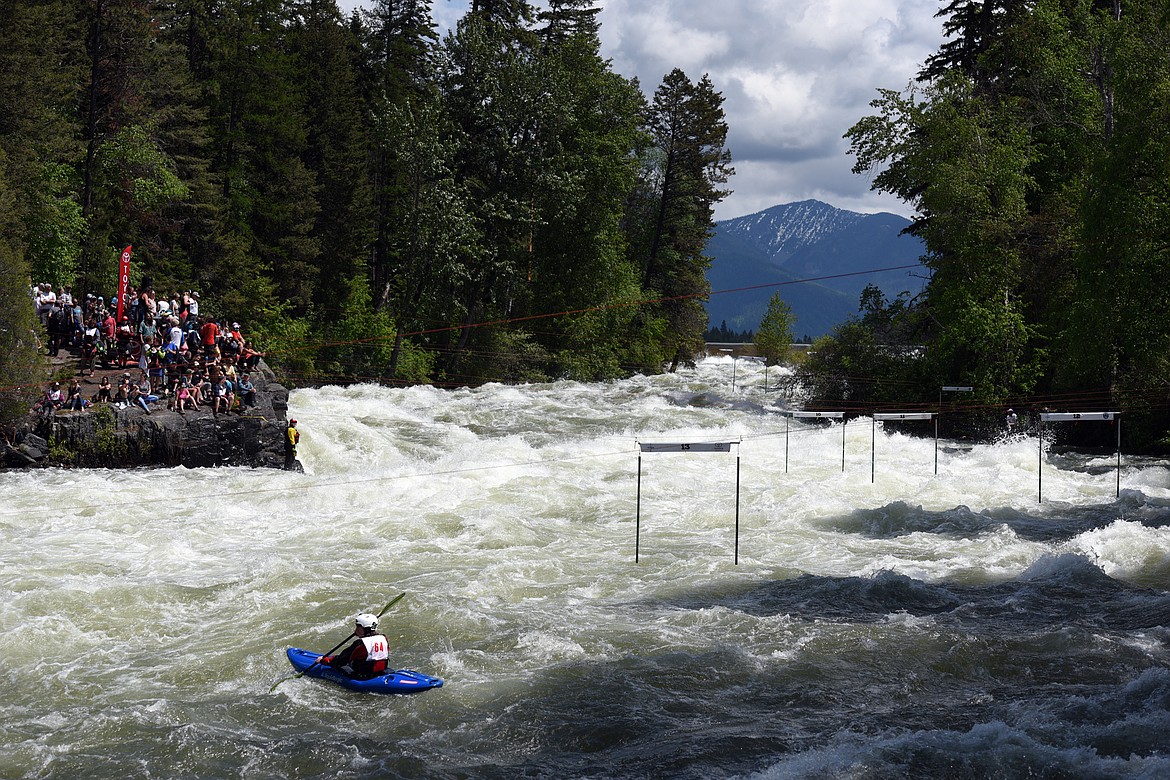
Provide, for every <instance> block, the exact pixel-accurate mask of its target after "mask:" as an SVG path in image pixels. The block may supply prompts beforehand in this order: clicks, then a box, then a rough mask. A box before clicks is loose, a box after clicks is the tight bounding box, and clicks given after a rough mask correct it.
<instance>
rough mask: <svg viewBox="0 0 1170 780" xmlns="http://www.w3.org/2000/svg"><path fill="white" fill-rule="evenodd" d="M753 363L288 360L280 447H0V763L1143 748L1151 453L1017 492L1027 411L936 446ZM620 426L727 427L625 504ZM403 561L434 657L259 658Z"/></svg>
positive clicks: (1020, 765) (999, 761)
mask: <svg viewBox="0 0 1170 780" xmlns="http://www.w3.org/2000/svg"><path fill="white" fill-rule="evenodd" d="M733 380H734V382H735V384H734V387H733V384H732V383H733ZM770 380H771V381H772V382H774V380H775V370H774V369H773V372H772V376H771V377H770ZM764 381H765V377H764V374H763V369H762V368H761V367H757V366H755V365H753V364H747V363H745V362H744V361H740V362H739V364H738V365H733V363H732V362H731V360H730V359H727V358H723V359H712V360H708V361H706V362H704V363H702V364H700V366H699V367H698V369H696V370H694V371H690V372H683V373H680V374H678V375H674V376H660V377H636V378H633V379H630V380H627V381H621V382H614V383H609V384H577V383H569V382H564V383H555V384H547V385H531V386H523V387H505V386H498V385H492V386H486V387H482V388H478V389H475V390H457V391H439V390H434V389H430V388H423V387H418V388H411V389H405V390H403V389H386V388H381V387H374V386H360V387H350V388H344V389H343V388H323V389H320V390H308V391H298V392H295V393H294V394H293V396H292V399H291V405H292V411H293V413H294V414H295V416H296V417H297V418H298V419H299V420H300V428H301V430H302V432H303V440H302V446H301V453H300V455H301V459H302V461H303V463H304V465H305V469H306V473H305V474H293V473H285V472H272V471H263V470H255V471H253V470H244V469H220V470H202V471H192V470H185V469H171V470H155V471H122V472H119V471H63V470H62V471H38V472H13V473H5V474H0V563H2V564H3V565H2V567H0V629H2V630H0V684H2V686H3V695H2V696H0V741H2V743H3V745H4V746H5V747H4V750H3V751H2V752H0V777H3V778H117V779H118V780H123V779H124V778H150V779H153V778H228V777H232V778H235V777H246V778H335V777H336V778H395V777H400V778H500V779H501V780H502V779H503V778H515V777H521V776H523V777H541V778H545V777H547V778H583V777H589V778H619V777H620V778H626V777H630V778H654V777H662V778H731V777H735V778H760V779H762V780H766V779H770V778H842V777H845V778H904V777H909V778H1024V777H1041V778H1151V779H1152V778H1166V777H1170V592H1168V590H1167V588H1168V587H1170V585H1168V583H1170V469H1168V468H1167V465H1166V464H1165V463H1160V462H1153V461H1141V460H1138V459H1135V458H1129V457H1125V458H1124V459H1123V461H1122V467H1121V474H1120V477H1121V495H1120V497H1117V496H1116V495H1115V494H1116V491H1117V487H1116V479H1117V473H1116V471H1115V467H1116V461H1115V459H1114V458H1113V457H1111V456H1101V457H1088V456H1086V457H1083V458H1076V457H1069V456H1062V457H1060V458H1057V457H1055V456H1053V457H1046V458H1045V463H1044V472H1043V498H1044V502H1043V503H1039V502H1038V493H1037V469H1038V467H1039V456H1038V453H1039V445H1038V442H1037V440H1036V439H1035V438H1028V437H1026V436H1023V437H1020V438H1017V439H1012V440H1008V441H1004V442H1002V443H1000V444H997V445H989V446H975V447H969V446H960V445H956V444H954V443H950V442H942V443H941V444H940V447H939V450H938V473H937V475H936V474H935V442H934V440H933V439H932V438H929V437H927V438H908V437H906V436H905V435H902V434H896V433H893V432H889V431H884V430H883V429H882V428H881V424H880V423H879V427H878V428H877V432H876V438H875V434H874V428H873V425H872V423H871V422H870V421H869V420H868V419H864V420H859V421H853V422H850V423H849V424H848V425H847V426H846V427H845V428H844V435H843V434H842V428H841V426H840V424H839V423H838V424H830V425H827V426H826V425H817V424H808V425H806V424H803V422H804V421H802V420H799V419H798V420H794V421H792V424H791V427H789V425H788V422H787V421H786V420H785V418H784V417H782V416H781V415H780V414H779V411H780V409H779V407H778V404H779V399H778V398H777V397H776V396H775V394H774V393H773V394H767V395H765V393H764ZM1099 424H1107V423H1099ZM921 425H923V427H924V433H929V431H927V430H926V428H927V427H929V423H921ZM636 442H675V443H678V442H736V443H737V444H736V446H733V447H732V448H731V450H732V451H731V452H730V453H698V452H690V453H652V454H651V453H647V454H644V455H643V456H642V462H641V480H640V510H641V511H640V523H639V522H637V518H638V517H639V480H638V473H639V472H638V457H639V456H638V451H637V447H636ZM843 442H844V444H843ZM875 446H876V449H875ZM843 453H844V455H843ZM842 460H844V468H842ZM871 473H872V474H873V478H872V481H871ZM737 474H738V480H739V504H738V512H739V529H738V557H739V562H738V564H736V562H735V555H736V550H737V546H736V545H737V536H736V484H737ZM636 543H637V547H638V561H637V562H635V544H636ZM403 591H405V592H406V593H407V596H406V598H405V599H403V600H402V601H401V602H399V603H398V604H397V605H395V606H394V607H393V609H392V610H391V611H390V612H388V613H387V614H386V616H385V617H384V618H383V621H382V628H383V629H384V630H385V632H386V634H387V635H388V637H389V639H390V642H391V654H392V660H391V664H392V665H393V666H395V667H405V668H413V669H417V670H419V671H422V672H425V673H427V674H433V675H437V676H440V677H443V678H444V679H445V680H446V685H445V686H444V687H443V688H441V689H439V690H435V691H430V692H427V693H423V694H420V695H418V696H414V697H378V696H370V695H358V694H352V693H348V692H346V691H344V690H342V689H341V688H338V687H336V686H333V685H331V684H328V683H325V682H322V681H320V680H311V679H308V678H304V679H295V680H289V681H286V682H284V683H282V684H281V685H280V686H279V687H277V688H276V689H275V691H273V692H271V693H269V688H270V687H271V686H272V684H273V683H274V682H275V681H277V680H278V679H280V678H281V677H283V676H286V675H288V674H290V673H291V672H292V671H293V670H292V669H291V667H289V666H288V664H287V662H286V661H285V658H284V649H285V648H286V647H287V646H290V645H292V646H299V647H308V648H313V649H316V650H319V651H324V650H326V649H328V648H330V647H332V646H334V645H335V644H337V643H338V642H340V641H341V640H342V638H343V637H345V636H346V634H347V633H348V632H349V630H350V629H351V627H352V623H351V618H352V616H353V615H354V614H355V613H356V612H359V611H375V612H376V611H377V610H378V609H380V608H381V607H382V606H383V605H385V604H386V603H387V602H388V601H389V600H390V599H391V598H392V597H393V596H394V595H396V594H398V593H400V592H403Z"/></svg>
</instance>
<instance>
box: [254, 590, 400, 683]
mask: <svg viewBox="0 0 1170 780" xmlns="http://www.w3.org/2000/svg"><path fill="white" fill-rule="evenodd" d="M405 595H406V593H405V591H404V592H402V593H399V594H398V595H397V596H395V597H394V598H392V599H390V601H389V603H388V604H386V606H384V607H382V611H381V612H379V613H378V617H382V615H385V614H386V611H387V610H388V609H390V607H392V606H394V605H395V604H397V603H398V602H399V601H402V597H403V596H405ZM351 638H353V634H352V633H350V635H349V636H347V637H346V638H345V639H342V640H341V641H340V642H338V643H337V644H336V645H334V646H333V649H332V650H330V651H329V652H327V653H325V654H324V655H322V656H321V657H322V658H324V657H325V656H327V655H333V654H334V653H335V652H337V649H338V648H340V647H341V646H342V645H344V644H345V643H346V642H348V641H349V640H350V639H351ZM319 663H321V661H320V660H317V661H314V662H313V663H312V664H311V665H309V667H308V668H306V669H305V670H304V671H302V672H297V673H296V674H293V675H289V676H288V677H282V678H281V679H279V680H277V681H276V682H274V683H273V684H272V687H271V688H269V689H268V692H269V693H272V692H273V691H275V690H276V686H278V685H280V684H281V683H282V682H285V681H286V680H295V679H297V678H298V677H304V676H305V673H306V672H308V671H309V669H312V668H313V667H314V666H316V665H317V664H319Z"/></svg>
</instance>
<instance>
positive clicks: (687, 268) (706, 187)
mask: <svg viewBox="0 0 1170 780" xmlns="http://www.w3.org/2000/svg"><path fill="white" fill-rule="evenodd" d="M722 104H723V96H722V95H721V94H719V93H718V92H716V91H715V88H714V86H713V85H712V83H711V80H710V79H709V78H708V77H707V76H704V77H703V78H702V79H700V80H699V81H698V82H697V83H692V82H691V81H690V80H689V79H688V78H687V76H686V74H685V73H683V72H682V71H681V70H678V69H677V68H676V69H675V70H673V71H671V72H670V73H668V74H667V75H666V77H665V78H664V79H663V82H662V85H661V86H659V88H658V90H657V91H656V92H655V94H654V101H653V105H652V106H651V109H650V114H649V131H650V134H651V136H652V138H653V144H654V146H653V148H652V157H651V160H650V161H651V167H650V168H649V169H648V171H647V174H648V175H647V180H646V189H647V195H646V201H645V203H646V204H647V205H649V212H648V213H645V216H647V217H650V218H651V219H652V223H651V226H650V227H649V228H648V235H647V236H645V238H646V239H647V240H648V246H647V247H645V250H644V251H645V255H644V260H643V266H642V267H643V280H644V282H643V286H644V287H646V288H647V289H649V290H654V291H656V292H657V293H658V294H659V295H660V296H661V297H662V298H663V303H662V304H661V310H662V312H663V315H664V316H665V317H666V320H667V322H668V325H667V343H666V346H667V357H668V359H669V360H670V369H671V370H672V371H673V370H674V369H675V368H677V366H678V365H679V364H680V363H684V362H690V361H691V359H692V356H693V355H695V354H697V353H698V351H699V350H700V349H702V346H703V345H702V334H703V331H704V330H705V329H706V313H705V311H704V310H703V306H702V301H703V300H705V296H706V294H707V293H709V292H710V285H709V284H708V282H707V279H706V271H707V268H708V267H709V266H710V259H709V258H707V257H705V256H704V255H703V251H704V249H705V248H706V244H707V240H708V239H709V238H710V236H711V234H712V232H713V230H714V218H713V214H714V206H715V204H716V203H718V202H719V201H720V200H722V199H723V198H724V197H726V195H727V194H728V192H729V191H727V190H724V189H722V188H721V187H722V185H724V184H726V182H727V180H728V178H729V177H730V176H731V174H732V173H733V172H734V171H733V169H732V168H731V165H730V163H731V155H730V152H728V150H727V148H726V141H727V122H726V121H725V120H724V116H723V108H722Z"/></svg>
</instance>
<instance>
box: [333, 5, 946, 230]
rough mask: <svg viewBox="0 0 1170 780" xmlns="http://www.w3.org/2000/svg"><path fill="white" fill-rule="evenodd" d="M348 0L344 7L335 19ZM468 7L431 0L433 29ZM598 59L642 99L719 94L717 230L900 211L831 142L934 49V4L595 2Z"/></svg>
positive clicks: (937, 31) (839, 143)
mask: <svg viewBox="0 0 1170 780" xmlns="http://www.w3.org/2000/svg"><path fill="white" fill-rule="evenodd" d="M356 4H358V0H343V2H342V3H341V5H342V8H343V9H349V8H352V7H354V5H356ZM469 5H470V3H469V2H468V0H436V2H435V4H434V16H435V20H436V22H438V23H439V25H440V29H446V28H448V27H450V26H453V25H454V24H455V21H456V20H458V19H459V18H460V17H461V16H462V15H463V14H464V13H466V11H467V8H468V6H469ZM598 5H599V6H601V7H602V11H601V14H600V16H599V20H600V22H601V41H602V55H603V56H604V57H606V58H607V59H610V60H611V61H612V63H613V68H614V70H616V71H617V72H618V73H621V74H622V75H624V76H626V77H635V76H636V77H638V79H639V81H640V82H641V84H642V88H643V89H644V90H645V91H646V92H647V94H649V95H652V94H653V92H654V90H655V89H656V88H657V87H658V85H659V84H660V83H661V81H662V77H663V76H665V75H666V74H667V73H668V72H669V71H670V70H672V69H673V68H680V69H682V70H683V71H685V72H686V73H687V75H688V76H690V77H691V79H698V78H700V77H701V76H702V75H703V74H708V75H710V77H711V80H712V82H713V83H714V85H715V88H716V89H717V90H719V91H720V92H721V93H723V96H724V105H723V108H724V113H725V115H726V117H727V123H728V126H729V137H728V146H729V148H730V149H731V153H732V157H733V165H734V166H735V168H736V175H735V176H734V177H733V178H732V180H731V182H730V183H729V186H730V187H731V188H732V189H734V190H735V192H734V193H733V194H732V195H731V196H730V197H728V199H727V200H725V201H724V202H723V203H721V204H719V206H718V208H717V211H716V216H717V217H718V218H719V219H727V218H730V217H735V216H739V215H741V214H748V213H752V212H754V211H759V210H760V209H764V208H767V207H769V206H773V205H776V204H778V203H787V202H790V201H794V200H805V199H807V198H816V199H818V200H823V201H825V202H827V203H830V204H832V205H834V206H838V207H840V208H847V209H852V210H855V211H867V212H868V211H894V212H896V213H900V214H905V215H909V213H910V209H909V207H907V206H906V205H905V204H902V203H900V202H899V201H897V200H896V199H894V198H891V197H889V196H885V195H881V194H878V193H873V192H870V191H869V184H870V182H869V180H868V179H867V178H866V177H863V176H856V175H854V174H853V173H852V172H851V168H852V166H853V159H852V158H851V157H849V156H848V155H847V154H846V150H847V149H848V144H847V142H846V141H845V140H844V139H843V138H842V135H843V134H844V133H845V132H846V130H848V129H849V128H850V127H851V126H852V125H853V124H854V123H855V122H856V121H857V120H859V119H861V118H862V117H863V116H865V115H867V114H868V113H869V112H870V110H871V109H870V108H869V101H870V100H872V99H873V98H874V97H876V95H877V90H878V88H892V89H901V88H902V87H905V86H906V85H907V84H908V83H910V81H911V80H912V79H913V78H914V75H915V74H916V73H917V72H918V70H919V69H920V68H921V66H922V63H923V61H924V60H925V59H926V57H928V56H929V55H930V54H931V53H932V52H934V51H935V50H936V49H937V48H938V45H939V44H940V43H941V42H942V32H941V23H940V22H941V20H939V19H936V18H934V14H935V13H936V12H937V11H938V9H939V7H940V5H941V3H940V1H939V0H720V2H712V0H598Z"/></svg>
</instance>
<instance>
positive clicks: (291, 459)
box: [284, 419, 301, 471]
mask: <svg viewBox="0 0 1170 780" xmlns="http://www.w3.org/2000/svg"><path fill="white" fill-rule="evenodd" d="M300 441H301V432H300V431H298V430H297V421H296V419H292V420H289V421H288V430H286V431H285V432H284V468H285V469H286V470H287V471H292V470H294V469H295V468H296V465H297V444H299V443H300Z"/></svg>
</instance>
